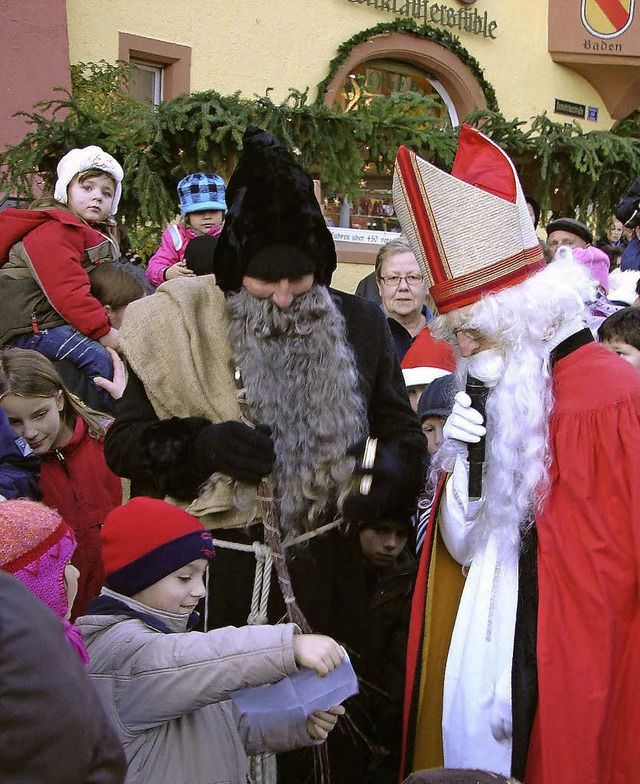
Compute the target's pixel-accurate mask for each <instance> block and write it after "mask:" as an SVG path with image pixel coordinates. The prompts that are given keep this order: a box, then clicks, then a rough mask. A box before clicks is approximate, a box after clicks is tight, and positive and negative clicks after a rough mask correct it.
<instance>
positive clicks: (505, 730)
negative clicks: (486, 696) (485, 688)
mask: <svg viewBox="0 0 640 784" xmlns="http://www.w3.org/2000/svg"><path fill="white" fill-rule="evenodd" d="M489 722H490V724H491V734H492V735H493V737H494V738H495V739H496V740H510V739H511V736H512V735H513V721H512V718H511V668H510V667H508V668H507V669H506V670H505V671H504V672H503V673H502V675H501V676H500V677H499V678H498V681H497V683H496V686H495V691H494V693H493V700H492V702H491V707H490V708H489Z"/></svg>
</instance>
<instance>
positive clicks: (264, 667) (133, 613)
mask: <svg viewBox="0 0 640 784" xmlns="http://www.w3.org/2000/svg"><path fill="white" fill-rule="evenodd" d="M109 603H110V604H111V606H114V608H115V609H114V611H113V612H110V611H109ZM118 605H120V609H118ZM101 606H103V607H106V609H105V610H103V612H105V614H96V613H94V609H99V608H100V607H101ZM90 609H91V612H92V613H93V614H89V615H86V616H84V617H82V618H79V619H78V626H79V627H80V629H81V630H82V634H83V636H84V640H85V643H86V645H87V649H88V651H89V656H90V659H91V662H90V665H89V669H88V672H89V675H90V677H91V679H92V680H93V683H94V686H95V687H96V690H97V692H98V694H99V696H100V699H101V701H102V703H103V706H104V709H105V712H106V714H107V717H108V718H109V719H110V720H111V723H112V725H113V726H114V727H115V728H116V730H117V732H118V735H119V736H120V740H121V741H122V744H123V746H124V749H125V754H126V757H127V762H128V765H129V768H128V772H127V779H126V782H127V784H157V782H160V781H167V782H176V784H177V783H178V782H187V781H188V782H189V784H246V781H247V773H248V763H247V754H254V753H258V752H259V751H265V750H268V751H274V752H280V751H287V750H289V749H292V748H298V747H300V746H310V745H314V744H315V741H313V740H312V739H311V738H310V737H309V735H308V733H307V731H306V722H299V723H297V724H291V723H290V724H289V725H288V726H285V727H284V729H283V728H282V727H276V728H273V731H270V732H268V733H266V734H263V732H262V731H260V730H258V729H257V728H255V727H252V726H251V724H250V722H249V721H248V720H247V718H246V717H245V716H243V715H242V714H241V713H240V712H239V711H238V709H237V708H236V707H235V705H234V703H233V702H231V700H229V698H228V695H229V692H230V691H233V690H234V689H239V688H243V687H246V686H259V685H262V684H265V683H273V682H275V681H277V680H280V679H281V678H284V677H285V676H286V675H290V674H292V673H294V672H295V671H296V669H297V667H296V664H295V660H294V654H293V634H294V632H295V631H296V627H295V626H294V625H293V624H283V625H279V626H245V627H241V628H233V627H227V628H224V629H214V630H213V631H210V632H206V633H203V632H187V631H186V628H187V624H188V621H189V616H187V615H178V614H175V613H169V612H163V611H160V610H155V609H153V610H152V609H151V608H149V607H147V606H146V605H144V604H141V603H140V602H137V601H135V600H134V599H130V598H128V597H125V596H122V595H121V594H118V593H115V592H114V591H110V590H109V589H107V588H104V589H103V591H102V594H101V595H100V597H99V599H98V600H97V601H96V603H95V604H94V605H92V607H91V608H90ZM163 630H164V631H163Z"/></svg>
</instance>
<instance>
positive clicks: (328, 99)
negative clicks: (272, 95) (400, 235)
mask: <svg viewBox="0 0 640 784" xmlns="http://www.w3.org/2000/svg"><path fill="white" fill-rule="evenodd" d="M365 32H366V31H365ZM457 46H458V48H459V49H461V47H460V46H459V44H458V45H457ZM453 48H454V47H452V48H447V46H445V45H443V44H442V43H438V42H436V41H434V40H429V39H427V38H424V37H422V36H421V35H419V34H416V35H411V34H410V33H404V32H393V31H390V32H389V33H388V34H382V35H381V34H380V33H379V32H378V31H376V32H375V33H374V32H373V31H372V37H371V38H370V39H367V40H362V36H360V43H356V44H355V45H354V46H353V47H352V48H351V49H350V50H349V51H348V54H347V56H346V57H345V59H344V60H343V61H342V63H341V64H340V66H339V67H338V68H337V69H336V71H335V73H334V74H333V76H332V78H331V79H330V81H328V83H327V84H326V85H325V91H324V96H323V98H322V100H323V101H324V104H325V105H326V106H327V107H329V108H331V109H332V110H334V111H349V110H350V108H351V107H352V106H354V105H356V104H357V102H358V100H360V99H361V98H362V96H363V94H364V95H391V94H392V93H394V92H396V93H397V92H416V93H419V94H420V95H433V96H436V97H439V99H440V107H441V108H440V110H439V121H440V122H441V123H442V125H443V126H451V125H454V126H455V125H458V124H459V123H460V122H461V121H462V120H463V119H464V117H465V116H466V115H467V114H469V113H470V112H471V111H472V110H473V109H476V108H487V106H488V103H489V102H488V101H487V97H486V95H485V92H484V90H483V86H482V85H481V83H480V80H479V78H478V76H477V74H476V73H474V71H473V70H472V69H471V68H470V67H469V66H468V65H466V64H465V63H464V62H463V61H462V59H460V57H458V55H457V54H456V52H455V51H453ZM467 59H468V60H472V59H473V58H471V57H470V56H468V58H467ZM474 62H475V61H474ZM477 70H478V71H479V68H478V69H477ZM485 84H486V83H485ZM360 184H361V187H362V196H361V197H360V198H359V200H357V203H354V204H347V203H345V202H341V201H340V199H339V198H333V199H332V200H331V202H330V203H326V202H325V206H326V208H327V212H328V214H327V217H329V218H330V219H331V221H332V222H333V223H334V224H335V225H336V226H340V227H343V228H355V229H368V230H374V231H375V230H379V231H398V230H399V226H398V223H397V220H396V219H395V216H394V214H393V208H392V201H391V177H390V176H387V177H385V176H380V175H377V174H375V173H374V172H368V171H367V169H366V168H365V171H364V179H363V181H362V182H361V183H360Z"/></svg>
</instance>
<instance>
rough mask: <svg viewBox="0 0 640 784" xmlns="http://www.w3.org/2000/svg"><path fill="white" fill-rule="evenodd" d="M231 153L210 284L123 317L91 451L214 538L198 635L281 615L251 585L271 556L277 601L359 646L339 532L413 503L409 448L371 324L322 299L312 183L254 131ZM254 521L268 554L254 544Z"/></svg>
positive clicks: (379, 330) (325, 272)
mask: <svg viewBox="0 0 640 784" xmlns="http://www.w3.org/2000/svg"><path fill="white" fill-rule="evenodd" d="M243 141H244V148H243V152H242V155H241V157H240V159H239V162H238V165H237V167H236V169H235V171H234V173H233V176H232V177H231V180H230V181H229V185H228V189H227V204H228V207H229V211H228V213H227V218H226V221H225V226H224V229H223V231H222V233H221V235H220V238H219V241H218V245H217V247H216V252H215V258H214V272H215V280H214V279H213V277H212V276H203V277H193V278H186V279H183V280H175V281H169V282H168V283H166V284H163V285H162V286H160V287H159V288H158V290H157V291H156V293H155V294H154V295H153V296H152V297H147V298H146V299H145V300H139V301H138V302H136V303H133V304H132V305H130V306H129V310H128V311H127V314H126V317H125V320H124V323H123V325H122V329H121V333H120V334H121V343H122V346H123V350H124V353H125V355H126V357H127V360H128V361H129V365H130V368H131V373H130V376H129V381H128V385H127V388H126V390H125V392H124V396H123V398H122V400H121V401H120V402H119V407H118V412H117V416H116V419H115V422H114V424H113V426H112V428H111V429H110V431H109V434H108V437H107V439H106V443H105V454H106V456H107V460H108V462H109V464H110V465H111V467H112V469H113V470H114V471H115V472H116V473H118V474H120V475H121V476H127V477H130V478H131V479H132V488H133V492H134V494H146V495H151V496H155V497H167V498H168V499H172V500H173V501H174V502H175V503H179V504H180V505H182V506H184V507H185V508H186V509H187V510H188V511H189V512H191V513H192V514H195V515H196V516H198V517H199V518H200V519H201V520H202V521H203V523H204V524H205V526H206V527H207V528H209V529H212V530H214V531H215V534H214V535H215V537H216V539H217V540H219V541H223V540H225V541H228V542H229V549H225V548H224V547H222V546H221V545H218V546H217V553H218V555H217V557H216V569H215V574H214V575H213V576H212V579H211V581H210V592H211V593H212V594H214V595H215V596H216V601H215V603H212V607H210V608H209V609H210V612H209V618H208V620H209V623H210V625H212V626H222V625H226V624H236V625H237V624H243V623H246V622H247V615H249V613H250V611H251V620H252V621H253V622H256V621H257V622H264V621H265V620H266V618H267V617H268V618H269V620H271V621H277V620H278V619H279V618H280V617H281V615H282V614H283V612H284V603H283V601H282V598H281V597H278V596H276V594H277V590H275V589H274V590H272V591H271V596H269V597H267V596H265V595H264V594H263V595H262V598H261V599H257V598H256V597H257V593H256V592H254V590H253V588H254V585H255V586H256V591H258V589H259V588H260V587H261V586H262V587H264V586H265V585H268V578H269V576H270V571H271V563H272V560H271V559H272V557H274V558H275V566H276V568H277V572H278V576H279V577H280V583H281V587H282V586H284V587H283V590H284V591H285V593H286V604H287V606H288V607H292V606H293V605H294V604H295V603H297V606H298V607H299V608H300V609H301V611H302V613H303V614H304V615H305V616H306V619H307V621H308V623H309V624H310V626H311V627H312V628H313V629H314V630H316V631H322V632H325V633H330V634H332V635H333V636H334V637H336V639H339V640H340V641H342V642H344V643H345V644H347V645H350V646H351V647H352V648H354V649H355V650H358V648H359V647H360V646H361V645H362V644H363V640H365V642H364V644H366V639H365V638H366V606H365V583H364V572H363V570H362V569H359V568H358V567H356V566H355V565H354V562H353V560H352V553H351V551H350V549H349V544H348V542H347V539H346V537H344V536H343V534H342V528H341V525H340V523H341V520H342V519H345V520H353V521H361V520H373V519H377V518H378V517H384V515H386V514H389V513H390V511H391V510H393V509H394V508H395V506H396V505H400V506H403V505H404V506H407V507H408V508H409V509H411V508H413V506H414V505H415V502H416V498H417V495H418V493H419V490H420V487H421V484H422V455H423V450H424V438H423V436H422V433H421V431H420V427H419V425H418V422H417V420H416V417H415V414H414V413H413V411H412V410H411V407H410V405H409V402H408V399H407V394H406V390H405V388H404V383H403V380H402V374H401V371H400V366H399V363H398V360H397V357H396V352H395V349H394V345H393V340H392V338H391V335H390V333H389V329H388V327H387V324H386V319H385V317H384V314H383V313H382V311H381V310H380V308H378V307H377V306H375V305H373V304H372V303H370V302H368V301H366V300H363V299H360V298H358V297H354V296H351V295H348V294H344V293H342V292H338V291H334V290H332V289H330V288H329V283H330V280H331V275H332V273H333V271H334V269H335V267H336V254H335V248H334V245H333V239H332V237H331V234H330V232H329V231H328V229H327V227H326V224H325V221H324V219H323V217H322V213H321V211H320V207H319V205H318V202H317V200H316V198H315V195H314V191H313V183H312V181H311V180H310V178H309V177H308V175H307V174H306V173H305V172H304V171H303V170H302V169H301V167H300V166H299V164H298V163H297V162H296V161H295V160H294V158H293V156H291V155H290V154H289V153H288V152H287V151H286V150H285V149H284V148H283V147H282V146H281V145H280V144H279V142H277V140H275V139H274V138H273V137H272V136H270V135H269V134H268V133H266V132H265V131H261V130H260V129H258V128H255V127H252V126H250V127H249V128H248V129H247V131H246V133H245V136H244V140H243ZM265 477H270V482H269V486H267V483H265V482H262V484H261V488H260V493H258V492H257V489H258V488H257V486H258V483H260V482H261V480H264V479H265ZM267 493H270V494H271V501H270V502H268V503H265V501H264V497H265V494H267ZM265 521H266V523H267V528H268V530H267V539H268V540H269V543H270V547H269V550H268V551H265V550H261V549H260V548H259V547H257V548H254V545H253V542H254V541H258V540H260V541H261V540H262V539H263V531H262V529H263V526H262V523H263V522H265ZM274 521H275V522H274ZM278 539H282V548H284V551H285V553H286V558H285V559H283V558H282V552H280V551H279V550H280V549H281V548H280V544H279V543H278V541H277V540H278ZM274 540H275V541H274ZM274 548H275V551H274ZM254 553H257V554H258V555H259V556H260V558H261V559H262V560H261V563H265V561H264V559H265V558H266V566H265V570H264V579H263V578H262V577H261V575H262V574H263V572H262V571H261V569H262V566H261V565H260V564H259V565H260V570H259V574H257V579H256V581H255V583H254V571H255V566H256V563H255V558H254ZM283 563H286V566H287V567H288V572H289V575H286V574H284V572H283V569H282V568H281V567H282V566H283ZM284 571H286V570H284ZM289 577H290V579H291V582H292V587H291V586H289V585H288V584H287V582H286V581H287V579H289ZM252 597H253V604H252ZM267 599H268V601H269V606H268V608H267ZM213 605H215V612H214V609H213ZM358 607H361V612H360V611H359V610H358Z"/></svg>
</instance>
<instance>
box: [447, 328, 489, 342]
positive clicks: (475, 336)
mask: <svg viewBox="0 0 640 784" xmlns="http://www.w3.org/2000/svg"><path fill="white" fill-rule="evenodd" d="M453 334H454V335H455V336H456V339H457V337H458V335H464V336H465V338H466V339H467V340H482V338H483V336H482V335H481V334H480V333H479V332H478V331H477V330H475V329H454V330H453Z"/></svg>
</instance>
